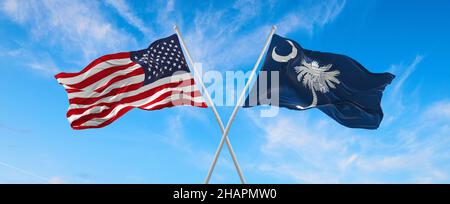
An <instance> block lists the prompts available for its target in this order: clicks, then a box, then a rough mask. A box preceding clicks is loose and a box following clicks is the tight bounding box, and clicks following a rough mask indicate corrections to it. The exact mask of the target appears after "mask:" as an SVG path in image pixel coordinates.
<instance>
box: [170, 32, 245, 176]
mask: <svg viewBox="0 0 450 204" xmlns="http://www.w3.org/2000/svg"><path fill="white" fill-rule="evenodd" d="M173 29H174V30H175V32H176V33H177V35H178V37H179V38H180V43H181V46H182V47H183V49H184V50H185V51H186V55H187V58H188V60H189V62H190V63H191V65H192V68H193V70H194V75H195V77H196V79H197V81H198V82H199V84H200V85H201V87H202V89H203V93H204V94H205V96H206V98H207V99H208V102H209V104H210V106H211V108H212V110H213V112H214V116H215V117H216V119H217V122H218V123H219V126H220V130H221V132H222V134H223V133H224V131H225V128H224V126H223V122H222V119H221V118H220V116H219V113H218V112H217V109H216V106H215V105H214V103H213V100H212V99H211V96H210V95H209V93H208V90H207V89H206V87H205V84H204V83H203V80H202V77H201V76H202V75H201V73H198V71H197V68H196V67H195V64H194V61H193V60H192V57H191V54H190V53H189V50H188V49H187V47H186V45H185V44H184V40H183V37H182V35H181V32H180V30H179V29H178V27H177V25H174V26H173ZM226 143H227V146H228V150H229V151H230V154H231V157H232V159H233V163H234V166H235V167H236V171H237V173H238V175H239V179H240V180H241V183H242V184H245V178H244V175H243V173H242V170H241V167H240V166H239V163H238V161H237V158H236V155H235V153H234V150H233V147H232V146H231V142H230V140H229V139H228V137H227V138H226ZM222 145H223V144H222Z"/></svg>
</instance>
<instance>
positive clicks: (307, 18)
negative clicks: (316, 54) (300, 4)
mask: <svg viewBox="0 0 450 204" xmlns="http://www.w3.org/2000/svg"><path fill="white" fill-rule="evenodd" d="M314 3H315V4H314V5H313V6H312V7H311V8H308V9H303V10H301V12H292V13H290V14H288V15H286V16H285V17H283V18H282V19H281V21H280V22H278V27H279V28H280V29H279V31H278V32H279V33H280V34H283V35H285V34H288V33H290V32H293V31H296V30H305V31H306V32H308V33H309V34H311V35H312V34H313V33H314V30H315V29H317V28H322V27H323V26H325V25H327V24H328V23H331V22H333V21H334V19H335V18H336V17H337V16H338V15H339V14H340V13H341V12H342V10H343V9H344V7H345V4H346V1H345V0H331V1H320V2H318V3H317V2H314ZM299 10H300V9H299Z"/></svg>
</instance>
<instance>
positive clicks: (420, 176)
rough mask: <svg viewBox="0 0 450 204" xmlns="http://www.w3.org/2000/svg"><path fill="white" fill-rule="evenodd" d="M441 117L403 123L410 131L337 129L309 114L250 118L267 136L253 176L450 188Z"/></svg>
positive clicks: (445, 128) (431, 110)
mask: <svg viewBox="0 0 450 204" xmlns="http://www.w3.org/2000/svg"><path fill="white" fill-rule="evenodd" d="M447 105H448V104H444V105H443V106H439V105H437V106H436V105H435V104H433V105H431V106H430V108H429V109H425V110H423V111H424V113H436V111H435V110H434V109H435V108H432V107H439V108H444V110H446V109H445V108H447ZM439 110H440V109H439ZM441 113H442V111H439V112H437V114H439V115H440V116H441V120H436V119H435V120H426V119H425V118H421V119H418V120H415V121H414V122H404V123H402V124H401V126H402V127H409V128H408V131H403V130H402V129H380V130H377V132H369V131H360V130H351V129H347V128H343V127H339V125H337V124H334V123H333V122H332V121H328V120H330V119H328V118H324V119H323V120H322V119H317V118H316V117H314V118H311V117H310V116H311V114H310V113H305V112H301V113H300V112H299V113H290V114H286V112H282V115H280V116H279V117H278V118H276V119H273V120H271V121H267V119H266V120H265V121H263V122H262V121H260V120H259V118H258V117H253V116H256V114H255V115H253V114H250V118H252V120H253V121H254V122H255V123H256V124H259V125H258V126H259V127H260V128H261V129H262V130H263V133H264V134H265V142H264V143H263V144H262V146H261V153H262V154H263V155H264V159H263V160H262V162H261V161H259V162H260V163H258V164H256V166H257V168H255V169H254V171H256V172H259V173H263V174H270V175H272V176H274V177H276V178H280V179H281V180H283V181H292V180H294V181H295V182H299V183H418V182H420V183H422V182H425V183H446V182H449V181H450V180H449V179H450V178H449V176H450V175H448V174H447V173H446V172H447V171H448V168H449V165H448V164H447V163H448V159H450V157H449V156H448V155H450V150H448V148H447V147H448V145H450V139H448V138H449V136H450V133H449V132H450V127H449V125H445V123H447V124H448V123H449V122H450V118H442V115H441ZM324 117H326V116H324ZM424 117H425V116H424ZM442 120H444V121H445V122H442ZM377 135H383V137H378V136H377ZM387 138H389V139H387ZM396 175H397V176H396Z"/></svg>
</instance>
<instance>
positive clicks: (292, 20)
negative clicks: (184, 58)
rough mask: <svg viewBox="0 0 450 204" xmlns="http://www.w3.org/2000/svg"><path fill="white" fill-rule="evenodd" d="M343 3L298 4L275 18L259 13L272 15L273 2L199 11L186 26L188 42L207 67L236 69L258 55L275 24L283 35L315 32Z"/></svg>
mask: <svg viewBox="0 0 450 204" xmlns="http://www.w3.org/2000/svg"><path fill="white" fill-rule="evenodd" d="M344 6H345V1H337V0H329V1H323V2H320V3H317V4H316V3H315V4H313V5H311V6H300V7H295V8H293V9H291V10H289V11H286V13H284V14H281V17H278V16H280V14H277V15H276V16H277V17H276V18H275V19H273V18H268V17H266V18H263V17H261V16H259V15H258V14H259V13H261V12H262V11H264V13H267V16H269V15H270V14H271V13H272V11H271V9H273V5H272V4H271V2H265V3H264V2H260V1H251V0H241V1H237V2H235V4H234V5H233V7H230V8H228V9H222V10H215V9H212V8H209V9H206V10H201V11H197V12H196V13H195V18H194V26H186V27H187V32H186V39H187V40H186V41H187V44H188V46H189V48H190V50H191V52H192V53H193V56H194V57H195V60H196V61H197V62H202V63H204V64H205V65H206V66H205V68H206V69H209V68H211V67H213V68H215V69H217V68H231V67H233V68H235V67H236V66H237V65H242V64H243V63H248V61H249V60H250V59H254V58H255V57H256V56H257V55H258V54H259V52H260V51H259V50H258V49H261V48H262V47H263V44H264V40H265V39H266V36H267V34H268V33H269V31H270V28H271V26H272V25H273V24H276V25H278V28H279V29H278V31H277V33H280V34H288V33H291V32H294V31H299V30H305V31H306V32H308V33H310V34H312V33H313V31H314V29H319V28H322V27H323V26H325V25H326V24H328V23H330V22H332V21H333V20H334V19H335V18H336V17H337V16H338V15H339V14H340V13H341V11H342V10H343V8H344ZM256 20H258V21H262V23H261V24H260V26H256V27H252V26H249V25H250V24H252V23H253V22H254V21H256ZM224 66H227V67H224Z"/></svg>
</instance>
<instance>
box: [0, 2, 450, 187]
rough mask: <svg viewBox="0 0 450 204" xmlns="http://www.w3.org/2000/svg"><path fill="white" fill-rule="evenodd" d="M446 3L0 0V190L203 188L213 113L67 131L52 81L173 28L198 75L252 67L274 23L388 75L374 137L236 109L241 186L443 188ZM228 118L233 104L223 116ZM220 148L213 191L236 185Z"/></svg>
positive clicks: (213, 137) (449, 72)
mask: <svg viewBox="0 0 450 204" xmlns="http://www.w3.org/2000/svg"><path fill="white" fill-rule="evenodd" d="M449 9H450V2H448V1H433V2H432V3H430V2H425V1H418V0H417V1H415V0H414V1H407V2H405V1H383V0H378V1H375V0H366V1H356V0H347V1H345V0H344V1H340V0H328V1H312V0H305V1H277V0H270V1H264V2H263V1H253V0H239V1H235V2H231V1H162V0H160V1H119V0H117V1H82V0H70V1H45V0H42V1H40V0H36V1H34V0H17V1H13V0H0V36H1V38H0V70H1V72H2V74H1V75H0V85H1V86H2V87H3V89H2V94H1V95H2V98H1V100H0V183H202V182H203V180H204V177H205V176H206V173H207V170H208V167H209V165H210V162H211V160H212V157H213V154H214V152H215V148H216V147H217V145H218V143H219V140H220V130H219V128H218V126H217V124H216V122H215V120H214V116H213V113H212V111H211V110H210V109H199V108H194V107H177V108H171V109H164V110H160V111H152V112H148V111H142V110H133V111H131V112H129V113H127V114H126V115H124V116H123V117H122V118H120V119H119V120H117V121H116V122H114V123H113V124H111V125H109V126H107V127H105V128H102V129H94V130H85V131H74V130H71V129H70V126H69V124H68V122H67V120H66V118H65V113H66V110H67V106H68V101H67V96H66V93H65V91H64V90H63V88H62V87H61V86H60V85H58V84H57V82H56V80H55V79H54V78H53V75H54V74H56V73H58V72H60V71H65V72H71V71H77V70H80V69H82V68H83V67H84V66H86V65H87V64H88V63H89V62H90V61H91V60H93V59H95V58H96V57H99V56H101V55H104V54H108V53H115V52H121V51H131V50H137V49H142V48H145V47H147V46H148V44H149V43H151V42H152V41H153V40H155V39H157V38H161V37H164V36H167V35H170V34H172V33H173V30H172V25H173V24H174V23H176V24H178V26H179V27H180V29H181V30H182V32H183V33H184V35H185V40H186V44H187V46H188V47H189V48H190V50H191V52H192V55H193V57H194V59H195V60H196V61H197V62H201V63H203V64H204V65H203V66H204V69H205V70H217V71H220V72H225V71H226V70H242V71H248V70H250V69H251V67H252V65H253V63H254V62H255V61H256V58H257V56H258V53H259V52H260V50H261V49H262V47H263V44H264V40H265V38H266V35H267V34H268V32H269V31H270V26H271V25H272V24H276V25H277V26H278V30H277V34H280V35H284V36H286V37H289V38H291V39H294V40H296V41H297V42H299V43H300V44H301V45H302V46H303V47H305V48H308V49H313V50H319V51H327V52H335V53H341V54H346V55H349V56H351V57H353V58H355V59H357V60H358V61H359V62H361V63H362V64H363V65H365V66H366V67H367V68H369V69H370V70H371V71H374V72H385V71H389V72H392V73H394V74H395V75H397V78H396V79H395V80H394V82H393V84H392V85H390V86H389V87H388V88H387V90H386V92H385V95H384V98H383V101H382V106H383V109H384V113H385V118H384V121H383V122H382V124H381V127H380V128H379V129H378V130H375V131H369V130H359V129H349V128H345V127H343V126H340V125H338V124H337V123H336V122H334V121H332V120H331V119H330V118H328V117H327V116H325V115H324V114H322V113H321V112H319V111H317V110H308V111H303V112H297V111H289V110H284V109H282V110H280V114H279V115H278V116H277V117H274V118H261V117H259V110H260V109H261V108H253V109H248V110H241V111H240V112H239V113H238V115H237V117H236V121H235V124H234V125H233V127H232V128H231V131H230V140H231V142H232V144H233V147H234V149H235V151H236V154H237V156H238V159H239V162H240V163H241V166H242V168H243V171H244V174H245V176H246V178H247V180H248V182H250V183H450V149H449V148H448V147H449V146H450V95H449V92H448V90H449V88H450V82H449V79H450V65H448V63H447V59H448V48H450V39H449V38H448V36H450V23H449V21H448V19H450V13H449V12H448V10H449ZM219 112H220V115H221V116H222V120H224V121H227V120H228V117H229V115H230V112H231V108H230V107H219ZM238 182H239V179H238V177H237V175H236V173H235V171H234V167H233V165H232V162H231V159H230V155H229V154H228V153H227V151H223V154H222V155H221V157H220V160H219V163H218V166H217V168H216V171H215V174H214V175H213V177H212V183H238Z"/></svg>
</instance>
